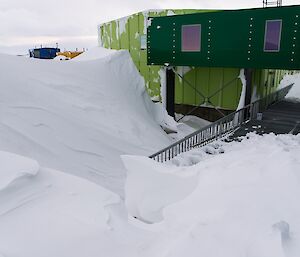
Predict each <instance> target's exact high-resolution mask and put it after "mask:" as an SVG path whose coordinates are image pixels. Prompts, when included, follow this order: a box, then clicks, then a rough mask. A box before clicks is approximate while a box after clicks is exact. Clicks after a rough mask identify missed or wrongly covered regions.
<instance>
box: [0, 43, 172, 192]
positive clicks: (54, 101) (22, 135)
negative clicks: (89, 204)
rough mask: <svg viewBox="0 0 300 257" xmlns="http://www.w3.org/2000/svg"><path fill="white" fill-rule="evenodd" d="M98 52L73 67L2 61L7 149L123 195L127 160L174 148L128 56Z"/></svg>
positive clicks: (0, 125) (0, 109)
mask: <svg viewBox="0 0 300 257" xmlns="http://www.w3.org/2000/svg"><path fill="white" fill-rule="evenodd" d="M98 50H99V54H96V53H95V55H94V50H90V51H88V52H86V53H85V54H83V55H82V56H83V57H82V58H84V59H85V61H68V62H55V61H49V60H38V59H29V58H20V57H15V56H8V55H0V67H1V69H0V91H1V94H0V117H1V119H0V149H1V150H5V151H9V152H14V153H17V154H20V155H25V156H28V157H30V158H33V159H35V160H37V161H38V162H39V163H40V165H41V166H44V167H50V168H54V169H57V170H62V171H65V172H68V173H72V174H75V175H78V176H81V177H84V178H86V179H88V180H90V181H92V182H95V183H98V184H100V185H102V186H104V187H105V188H108V189H110V190H113V191H114V192H117V193H118V194H120V195H122V194H123V189H124V180H125V172H124V166H123V164H122V162H121V159H120V155H122V154H133V155H136V154H138V155H145V156H147V155H150V154H152V153H153V152H156V151H157V150H159V149H161V148H163V147H165V146H166V145H169V144H170V143H171V139H170V138H168V137H167V135H166V133H165V132H164V131H163V130H162V129H161V127H160V123H161V124H162V125H164V126H166V125H165V123H166V122H165V118H167V119H168V118H169V117H168V115H167V114H166V113H165V111H164V110H162V108H161V107H160V106H159V105H154V104H153V103H152V101H151V99H150V98H149V96H148V94H147V92H146V89H145V85H144V80H143V78H142V77H141V76H140V75H139V73H138V71H137V69H136V67H135V65H134V63H133V61H132V59H131V57H130V55H129V53H128V52H127V51H113V52H112V54H110V55H107V56H105V55H103V54H102V51H108V52H111V51H109V50H103V49H100V48H99V49H97V50H95V51H98ZM89 55H92V56H94V57H97V58H98V59H95V60H90V57H89ZM79 57H80V56H79ZM79 57H78V58H79ZM88 57H89V58H88ZM100 57H101V58H100ZM88 59H89V60H88ZM173 123H175V121H174V120H173Z"/></svg>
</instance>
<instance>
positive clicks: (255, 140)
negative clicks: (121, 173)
mask: <svg viewBox="0 0 300 257" xmlns="http://www.w3.org/2000/svg"><path fill="white" fill-rule="evenodd" d="M247 137H248V138H245V139H244V140H243V141H242V142H241V143H238V142H232V143H222V144H223V148H224V149H225V153H224V154H222V155H216V156H214V157H212V158H207V159H204V160H202V161H201V162H199V163H198V164H196V165H193V166H191V167H186V168H184V169H178V170H177V172H179V173H181V175H182V178H181V177H180V176H178V174H177V176H175V175H174V174H173V171H174V170H175V169H174V167H173V166H172V165H171V164H169V165H166V164H160V163H155V161H151V160H148V161H146V160H142V159H141V158H136V157H132V158H131V159H128V158H125V159H124V161H125V166H126V167H127V169H128V182H127V183H128V184H127V188H130V190H128V189H127V190H126V193H128V195H126V202H127V203H128V208H129V212H130V214H131V215H132V214H133V215H140V216H142V217H139V216H137V217H139V218H140V219H141V220H142V219H143V218H146V220H147V221H149V220H151V219H152V221H156V222H157V221H159V223H157V224H154V225H148V227H149V228H151V226H155V228H156V229H155V231H156V233H157V236H158V238H157V240H156V241H155V244H156V246H155V247H156V248H155V249H157V252H156V253H158V252H159V254H160V255H158V256H164V257H171V256H172V257H182V256H190V257H193V256H207V257H210V256H211V257H219V256H220V257H221V256H222V257H240V256H251V257H261V256H278V257H279V256H280V257H281V256H282V257H283V256H285V257H286V256H288V257H296V256H299V254H300V237H299V236H298V233H299V231H300V207H299V205H298V204H297V195H300V182H299V181H300V173H299V171H300V162H299V158H298V157H299V156H300V135H298V136H293V135H279V136H275V135H274V134H270V135H264V136H258V135H255V134H249V135H248V136H247ZM201 153H202V152H201ZM128 162H129V165H128ZM126 163H127V164H126ZM191 173H192V174H195V173H196V174H195V175H194V176H193V179H194V180H197V181H196V182H195V181H193V182H191V181H190V180H189V179H187V177H188V174H191ZM141 174H142V175H141ZM145 174H146V175H145ZM149 174H150V175H149ZM158 174H159V175H158ZM146 176H147V177H146ZM145 177H146V178H145ZM174 177H176V179H177V180H180V179H181V182H179V181H176V183H178V184H177V185H178V187H177V190H178V191H179V192H181V189H182V188H189V187H191V188H190V190H187V191H186V192H185V196H184V197H179V198H181V200H180V199H179V198H178V201H177V202H174V201H172V202H171V201H170V202H167V201H166V202H164V203H163V204H161V203H162V202H163V201H164V199H166V198H167V197H168V196H169V194H170V195H172V194H173V192H174V191H175V192H177V191H176V190H175V187H176V186H175V187H173V185H175V184H173V179H174ZM144 178H145V180H144ZM153 178H157V179H153ZM147 179H148V182H147ZM191 183H192V186H191ZM194 183H196V185H195V184H194ZM141 185H142V186H141ZM156 185H157V186H156ZM192 188H194V189H193V190H192ZM188 191H189V192H190V193H188ZM149 197H150V200H149ZM162 199H163V200H162ZM174 200H175V198H174ZM129 203H130V204H129ZM158 210H159V212H160V215H161V216H160V219H158V218H157V216H156V217H154V216H152V215H153V213H155V214H157V211H158ZM147 218H148V219H147ZM291 231H293V232H291ZM158 249H159V250H158ZM143 256H151V255H150V254H149V255H143ZM152 256H157V255H155V254H153V255H152Z"/></svg>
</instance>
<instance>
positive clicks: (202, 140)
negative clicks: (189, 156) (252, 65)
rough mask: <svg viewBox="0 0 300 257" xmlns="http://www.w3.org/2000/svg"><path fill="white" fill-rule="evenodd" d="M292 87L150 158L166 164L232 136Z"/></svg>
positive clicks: (275, 93)
mask: <svg viewBox="0 0 300 257" xmlns="http://www.w3.org/2000/svg"><path fill="white" fill-rule="evenodd" d="M292 86H293V84H291V85H289V86H287V87H284V88H282V89H280V90H278V91H276V92H274V93H271V94H269V95H267V96H266V97H264V98H262V99H259V100H257V101H255V102H253V103H251V104H249V105H247V106H245V107H244V108H242V109H240V110H237V111H235V112H233V113H231V114H229V115H227V116H225V117H223V118H221V119H219V120H217V121H215V122H213V123H212V124H210V125H208V126H206V127H204V128H202V129H199V130H197V131H195V132H193V133H192V134H190V135H188V136H186V137H184V138H183V139H181V140H179V141H177V142H175V143H173V144H171V145H170V146H168V147H166V148H164V149H162V150H160V151H159V152H157V153H155V154H152V155H151V156H149V158H151V159H153V160H156V161H158V162H165V161H168V160H171V159H173V158H174V157H175V156H177V155H179V154H181V153H184V152H187V151H189V150H191V149H192V148H196V147H201V146H204V145H206V144H208V143H211V142H212V141H215V140H216V139H219V138H222V137H224V136H226V135H229V134H231V133H232V132H233V131H234V130H235V129H237V128H238V127H240V126H241V125H242V124H244V123H246V122H248V121H250V120H251V119H256V118H257V114H258V113H261V112H263V111H265V110H266V109H267V108H268V107H269V106H270V105H272V104H274V103H276V102H278V101H280V100H282V99H283V98H284V97H285V96H286V95H287V93H288V92H289V90H290V89H291V87H292Z"/></svg>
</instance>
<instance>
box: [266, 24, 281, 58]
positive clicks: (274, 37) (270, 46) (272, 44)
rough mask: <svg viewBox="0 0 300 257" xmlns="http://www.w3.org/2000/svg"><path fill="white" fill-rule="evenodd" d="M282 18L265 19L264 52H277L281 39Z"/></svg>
mask: <svg viewBox="0 0 300 257" xmlns="http://www.w3.org/2000/svg"><path fill="white" fill-rule="evenodd" d="M281 27H282V20H269V21H266V28H265V45H264V51H265V52H279V51H280V40H281Z"/></svg>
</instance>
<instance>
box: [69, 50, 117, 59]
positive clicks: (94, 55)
mask: <svg viewBox="0 0 300 257" xmlns="http://www.w3.org/2000/svg"><path fill="white" fill-rule="evenodd" d="M116 52H117V51H116V50H111V49H107V48H103V47H93V48H90V49H89V50H87V51H85V52H83V53H82V54H80V55H78V56H76V57H75V58H73V59H72V61H74V62H77V61H91V60H97V59H101V58H104V57H107V56H109V55H111V54H113V53H116Z"/></svg>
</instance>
